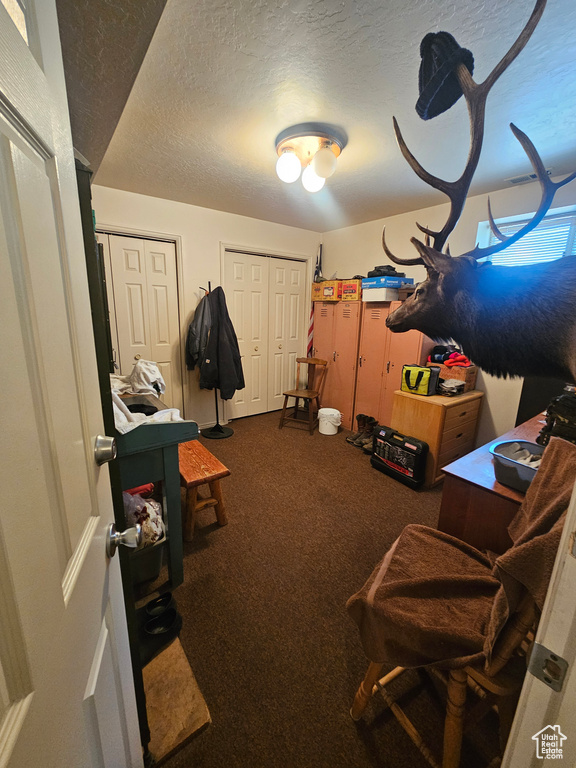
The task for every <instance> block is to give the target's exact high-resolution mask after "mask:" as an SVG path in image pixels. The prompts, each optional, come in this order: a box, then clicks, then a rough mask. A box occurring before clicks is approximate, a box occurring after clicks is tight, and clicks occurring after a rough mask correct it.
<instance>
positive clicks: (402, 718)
mask: <svg viewBox="0 0 576 768" xmlns="http://www.w3.org/2000/svg"><path fill="white" fill-rule="evenodd" d="M535 621H536V608H535V606H534V602H533V600H532V599H531V598H529V597H528V596H526V597H525V598H524V599H523V601H522V602H521V604H520V606H519V609H518V611H517V612H516V613H515V614H514V615H513V616H512V617H511V618H510V619H509V620H508V622H507V626H506V627H505V629H504V631H503V632H502V637H501V638H500V639H499V641H498V642H497V643H496V647H495V649H494V652H493V655H492V659H491V662H490V664H486V665H484V664H483V663H482V664H478V665H469V666H466V667H462V668H460V669H453V670H450V671H449V672H442V671H441V670H438V669H435V668H430V669H428V670H427V671H428V672H430V673H431V674H433V675H434V676H436V677H438V678H440V679H441V680H442V681H443V682H444V683H446V685H447V701H446V714H445V720H444V741H443V754H442V760H441V761H440V760H438V759H437V757H436V756H435V755H434V754H433V753H432V751H431V750H430V749H429V747H428V746H427V744H426V743H425V742H424V740H423V739H422V737H421V735H420V733H419V732H418V729H417V728H416V726H415V725H414V724H413V723H412V722H411V720H410V719H409V718H408V716H407V715H406V713H405V712H404V710H403V709H402V708H401V707H400V705H399V704H398V703H397V702H396V701H395V700H394V698H393V696H392V695H391V694H390V692H389V690H388V686H389V685H390V683H392V681H393V680H395V679H396V678H397V677H399V676H400V675H402V674H403V673H404V672H406V671H407V670H406V669H405V668H404V667H396V668H395V669H393V670H392V671H391V672H389V673H388V674H387V675H384V677H381V674H382V668H383V664H376V663H373V662H372V663H370V665H369V666H368V671H367V672H366V675H365V677H364V680H363V681H362V683H361V684H360V687H359V688H358V691H357V692H356V696H355V698H354V703H353V704H352V708H351V710H350V715H351V716H352V719H353V720H359V719H360V718H361V717H362V714H363V713H364V711H365V709H366V707H367V705H368V702H369V701H370V699H371V697H372V696H373V695H374V694H376V693H380V695H381V696H382V698H383V699H384V701H385V702H386V704H387V706H388V707H389V708H390V710H391V712H392V714H393V715H394V717H395V718H396V719H397V720H398V722H399V724H400V725H401V726H402V728H403V729H404V730H405V731H406V733H407V734H408V736H409V737H410V738H411V739H412V741H413V742H414V744H415V745H416V746H417V747H418V749H419V750H420V752H421V753H422V755H423V756H424V757H425V758H426V760H427V761H428V763H429V764H430V765H431V766H432V768H459V766H460V753H461V748H462V736H463V733H464V725H465V722H466V725H468V724H470V723H471V722H472V721H474V722H477V721H478V720H479V719H480V718H481V717H482V716H483V715H485V714H487V712H488V711H489V710H490V708H491V707H493V706H496V708H497V710H498V716H499V719H500V748H501V751H502V753H504V750H505V748H506V742H507V741H508V736H509V734H510V729H511V727H512V721H513V719H514V713H515V711H516V705H517V703H518V697H519V695H520V689H521V687H522V682H523V680H524V675H525V673H526V659H525V658H523V657H525V656H526V653H527V652H528V650H529V648H530V645H531V643H532V642H533V639H534V632H533V630H534V624H535ZM468 689H470V691H471V692H473V693H474V694H475V695H476V698H477V702H476V705H475V706H473V707H470V708H468V711H467V703H468V702H467V693H468ZM494 764H495V763H494V762H493V763H491V765H494ZM498 764H499V763H498Z"/></svg>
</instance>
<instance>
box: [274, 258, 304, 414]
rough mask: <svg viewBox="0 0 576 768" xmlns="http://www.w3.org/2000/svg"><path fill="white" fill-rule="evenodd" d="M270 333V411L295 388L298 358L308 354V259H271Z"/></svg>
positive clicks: (277, 407) (280, 406) (282, 401)
mask: <svg viewBox="0 0 576 768" xmlns="http://www.w3.org/2000/svg"><path fill="white" fill-rule="evenodd" d="M269 262H270V269H269V294H270V300H269V303H270V313H269V323H270V333H269V351H268V407H267V410H268V411H274V410H277V409H279V408H282V406H283V404H284V397H283V395H282V393H283V392H285V391H286V390H287V389H293V387H294V383H295V377H296V358H297V357H302V356H305V355H306V341H305V336H306V333H307V329H305V328H304V303H305V301H306V299H307V294H306V263H305V262H303V261H295V260H292V259H277V258H271V259H269Z"/></svg>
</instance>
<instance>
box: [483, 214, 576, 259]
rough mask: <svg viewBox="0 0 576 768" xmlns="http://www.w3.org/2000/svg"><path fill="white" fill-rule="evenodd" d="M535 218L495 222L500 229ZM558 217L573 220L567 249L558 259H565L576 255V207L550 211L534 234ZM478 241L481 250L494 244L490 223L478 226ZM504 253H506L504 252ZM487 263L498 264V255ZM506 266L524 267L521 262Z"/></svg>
mask: <svg viewBox="0 0 576 768" xmlns="http://www.w3.org/2000/svg"><path fill="white" fill-rule="evenodd" d="M533 216H534V213H526V214H520V215H517V216H507V217H505V218H500V219H495V222H496V225H497V226H498V227H499V228H500V227H502V226H508V225H510V224H518V225H522V224H524V223H525V222H528V221H530V219H531V218H532V217H533ZM558 217H562V218H566V219H569V220H571V227H570V233H569V235H568V239H567V242H566V249H565V251H564V253H563V254H562V255H561V256H559V257H558V258H563V257H564V256H568V255H570V254H576V206H574V205H568V206H564V207H562V208H554V209H553V210H550V211H549V212H548V214H547V215H546V216H545V217H544V219H543V220H542V221H541V222H540V224H538V226H537V227H536V228H535V229H534V230H533V232H538V231H539V230H542V229H545V228H548V226H549V225H547V222H549V221H550V219H556V218H558ZM476 239H477V242H478V245H479V247H480V248H487V247H488V246H489V245H490V244H491V242H494V235H493V234H492V231H491V229H490V222H489V221H481V222H480V223H479V224H478V233H477V238H476ZM519 242H522V240H520V241H519ZM511 247H513V246H511ZM503 253H506V251H503ZM493 256H494V257H496V259H494V258H493ZM486 261H491V262H493V263H498V254H497V253H496V254H493V255H491V256H488V257H487V259H486ZM543 261H549V260H543ZM536 263H541V262H537V261H530V262H529V263H528V264H526V266H528V265H529V264H536ZM506 266H522V264H521V262H518V263H517V264H516V263H514V264H508V265H506Z"/></svg>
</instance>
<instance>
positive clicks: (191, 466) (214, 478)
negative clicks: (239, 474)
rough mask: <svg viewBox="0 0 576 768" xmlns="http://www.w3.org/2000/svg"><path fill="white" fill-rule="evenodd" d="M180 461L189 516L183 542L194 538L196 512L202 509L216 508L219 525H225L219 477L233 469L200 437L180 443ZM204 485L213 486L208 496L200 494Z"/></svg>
mask: <svg viewBox="0 0 576 768" xmlns="http://www.w3.org/2000/svg"><path fill="white" fill-rule="evenodd" d="M178 460H179V469H180V486H181V487H182V488H185V489H186V515H185V518H184V525H183V526H182V530H183V535H184V541H192V537H193V536H194V526H195V525H196V514H197V513H198V512H200V511H201V510H203V509H206V508H207V507H214V511H215V512H216V520H217V521H218V525H226V523H227V522H228V516H227V514H226V507H225V505H224V497H223V496H222V490H221V488H220V480H221V479H222V478H223V477H227V476H228V475H229V474H230V470H229V469H228V467H225V466H224V464H222V462H221V461H218V459H217V458H216V456H213V455H212V454H211V453H210V451H209V450H207V449H206V448H205V447H204V446H203V445H202V443H200V442H199V441H198V440H190V441H189V442H188V443H180V444H179V446H178ZM203 485H207V486H208V488H209V489H210V493H209V495H208V496H206V497H204V498H202V497H200V496H199V495H198V489H199V488H200V487H201V486H203Z"/></svg>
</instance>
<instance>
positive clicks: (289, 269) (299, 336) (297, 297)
mask: <svg viewBox="0 0 576 768" xmlns="http://www.w3.org/2000/svg"><path fill="white" fill-rule="evenodd" d="M224 258H225V261H224V286H223V287H224V292H225V294H226V303H227V306H228V312H229V313H230V317H231V319H232V323H233V324H234V329H235V331H236V335H237V336H238V343H239V346H240V354H241V355H242V367H243V370H244V379H245V382H246V386H245V388H244V389H243V390H239V391H238V392H236V393H235V395H234V397H233V399H232V400H230V401H229V402H228V406H227V411H226V413H227V416H228V418H230V419H234V418H239V417H241V416H252V415H254V414H256V413H266V412H267V411H274V410H277V409H279V408H281V407H282V404H283V402H284V397H283V395H282V393H283V392H284V391H285V390H286V389H291V388H292V387H293V386H294V381H295V375H296V358H297V357H301V356H304V355H305V354H306V337H307V327H306V319H307V308H308V307H309V301H307V298H308V294H307V292H306V267H307V265H306V262H305V261H297V260H293V259H284V258H276V257H269V256H262V255H259V254H248V253H237V252H229V251H227V252H226V254H225V257H224Z"/></svg>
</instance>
